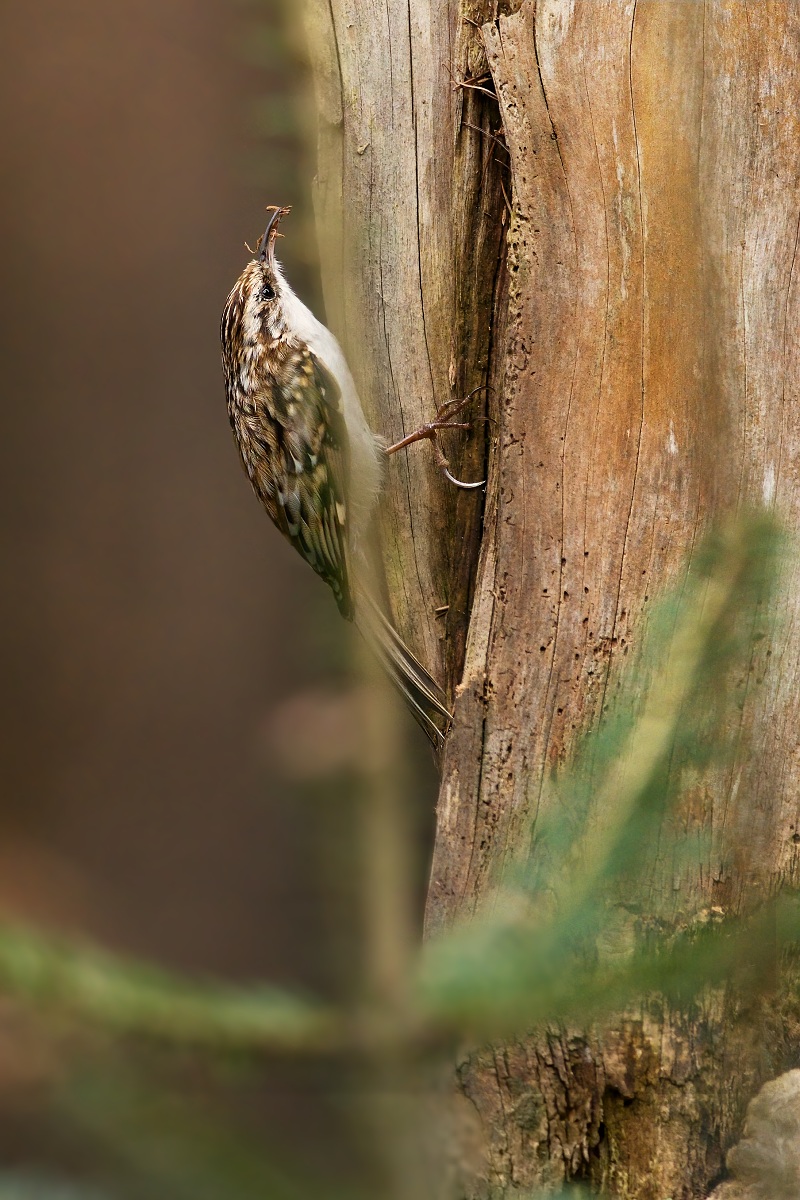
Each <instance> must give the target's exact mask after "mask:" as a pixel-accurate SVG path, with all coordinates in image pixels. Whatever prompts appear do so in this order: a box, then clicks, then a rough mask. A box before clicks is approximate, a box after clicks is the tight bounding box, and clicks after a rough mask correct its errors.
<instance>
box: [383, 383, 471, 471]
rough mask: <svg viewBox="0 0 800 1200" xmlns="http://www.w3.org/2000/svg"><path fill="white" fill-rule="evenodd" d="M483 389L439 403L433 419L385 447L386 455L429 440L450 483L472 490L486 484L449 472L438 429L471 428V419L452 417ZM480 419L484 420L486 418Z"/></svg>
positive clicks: (440, 467)
mask: <svg viewBox="0 0 800 1200" xmlns="http://www.w3.org/2000/svg"><path fill="white" fill-rule="evenodd" d="M484 390H485V388H484V387H477V388H473V390H472V391H471V392H470V393H469V395H468V396H464V397H463V398H461V399H458V400H447V401H445V403H444V404H442V405H440V406H439V408H438V409H437V410H436V417H435V418H434V420H433V421H429V422H428V423H427V424H426V425H421V426H420V428H419V429H417V430H415V431H414V433H410V434H408V436H407V437H404V438H401V439H400V441H399V442H395V443H394V445H392V446H388V447H387V449H386V453H387V455H389V454H396V453H397V451H398V450H403V449H405V448H406V446H411V445H413V443H414V442H421V441H423V440H425V441H429V442H430V443H431V444H432V446H433V453H434V458H435V459H436V465H437V467H438V468H439V470H440V471H441V472H442V474H443V475H444V476H445V478H446V479H448V480H449V481H450V483H452V484H454V485H455V486H456V487H458V488H463V489H464V490H465V491H472V490H473V489H475V488H480V487H484V486H485V485H486V480H485V479H480V480H478V482H477V483H466V482H464V480H462V479H456V477H455V475H452V474H451V473H450V463H449V462H448V461H447V459H446V458H445V455H444V451H443V450H442V448H441V446H440V445H439V432H440V430H442V429H471V428H472V422H471V421H456V420H454V418H455V417H457V416H458V414H459V413H460V412H461V410H462V409H463V408H464V407H466V405H467V404H469V402H470V400H471V399H472V397H473V396H474V395H476V393H477V392H482V391H484ZM482 419H483V420H486V419H487V418H482Z"/></svg>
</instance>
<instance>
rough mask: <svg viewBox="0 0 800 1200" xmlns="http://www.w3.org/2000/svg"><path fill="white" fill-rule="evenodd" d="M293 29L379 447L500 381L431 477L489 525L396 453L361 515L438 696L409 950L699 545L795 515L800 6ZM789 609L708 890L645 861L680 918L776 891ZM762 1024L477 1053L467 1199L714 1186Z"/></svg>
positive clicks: (343, 22) (686, 1027)
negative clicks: (369, 514)
mask: <svg viewBox="0 0 800 1200" xmlns="http://www.w3.org/2000/svg"><path fill="white" fill-rule="evenodd" d="M311 25H312V29H313V33H314V37H313V39H312V43H313V45H314V47H315V77H316V81H317V85H318V98H319V105H320V114H321V138H320V170H319V187H318V201H319V215H320V218H321V230H322V244H323V250H324V252H325V253H324V267H325V276H326V279H325V282H326V287H327V290H328V307H329V317H330V319H331V321H332V323H333V324H334V326H335V327H336V328H337V331H338V332H339V333H340V334H341V336H342V338H343V340H344V342H345V344H346V347H347V350H348V353H349V355H350V357H351V359H352V361H353V365H354V367H355V372H356V375H357V378H358V381H359V383H360V387H361V392H362V396H363V397H364V399H365V401H366V403H367V404H368V406H369V408H370V411H371V416H372V419H373V421H374V425H375V428H376V429H379V430H381V431H382V432H384V433H385V434H386V436H387V437H389V438H392V439H394V438H398V437H400V436H402V434H403V433H404V432H407V431H409V430H410V429H411V428H413V427H415V426H416V425H417V424H418V423H419V422H420V421H422V420H426V419H430V417H431V415H432V413H433V412H434V410H435V408H436V405H437V404H439V403H441V402H442V401H444V400H446V399H449V398H451V397H453V396H457V395H463V394H465V393H466V392H467V391H469V390H471V389H472V388H474V387H476V386H478V385H480V384H486V383H488V384H490V385H491V389H492V390H491V391H490V392H489V393H488V405H487V408H488V413H489V416H490V417H491V418H492V422H493V423H491V424H487V425H485V426H484V425H479V426H478V427H477V435H476V436H474V437H473V438H472V440H471V441H470V443H469V444H468V449H467V451H466V460H465V461H458V460H456V465H457V467H458V469H459V470H462V471H467V472H468V471H469V470H474V471H480V470H481V466H482V458H483V456H484V454H488V469H489V487H488V489H487V494H486V501H485V507H484V508H483V509H482V506H481V501H480V500H479V499H476V497H475V496H474V495H470V494H466V495H461V494H456V493H454V492H452V491H448V490H447V489H445V487H444V486H443V485H442V484H441V483H440V480H439V478H438V477H437V475H436V474H435V473H434V471H433V470H432V467H431V463H430V460H429V459H428V458H427V456H426V455H425V454H424V453H422V452H418V453H416V454H415V455H413V456H409V457H408V459H407V461H406V462H403V463H399V464H396V468H397V469H394V467H393V469H392V471H391V472H390V481H389V487H388V492H387V503H386V506H385V514H386V515H385V520H384V528H383V536H384V543H385V549H386V556H387V567H388V575H389V585H390V590H391V596H392V602H393V604H394V607H395V614H396V617H397V620H398V623H399V625H400V627H401V628H402V629H403V632H404V633H405V634H406V635H407V636H408V638H409V640H410V641H411V642H412V644H413V645H415V646H416V648H417V650H418V651H419V653H420V654H421V655H422V657H423V658H425V659H426V661H428V662H429V663H430V664H431V665H432V666H433V667H434V668H435V669H438V670H439V671H441V672H442V673H443V674H445V675H446V676H447V677H448V678H449V680H450V682H451V684H452V685H454V697H455V726H454V729H453V732H452V734H451V736H450V739H449V741H448V744H447V749H446V753H445V759H444V764H443V779H442V789H441V795H440V800H439V808H438V836H437V845H436V852H435V859H434V865H433V874H432V881H431V890H430V901H429V910H428V921H429V927H430V928H431V929H432V930H435V929H437V928H439V927H441V926H442V925H444V924H447V923H449V922H451V921H453V920H454V919H455V918H457V917H463V916H465V915H468V914H469V913H471V912H472V911H474V909H475V906H476V905H477V904H478V903H479V901H480V899H481V896H482V895H483V894H484V892H485V890H486V887H487V885H488V884H489V882H490V881H491V880H493V879H497V877H498V876H499V875H500V873H501V872H502V868H503V864H504V862H505V860H506V859H507V858H508V857H509V856H511V854H512V853H513V852H514V851H515V848H516V847H517V846H518V845H519V844H520V841H521V839H523V838H526V839H527V837H528V836H529V830H530V827H531V824H532V822H535V820H536V818H537V816H538V815H539V806H540V804H541V803H542V802H543V787H542V785H543V781H544V780H545V778H546V775H547V773H548V771H549V770H550V769H551V768H552V767H553V766H555V765H556V764H558V763H561V762H563V761H565V760H566V759H567V758H568V757H569V755H570V753H571V751H572V749H573V747H574V745H575V742H576V739H577V737H578V736H579V735H580V734H581V733H582V732H583V731H585V730H586V729H588V728H590V727H592V726H594V725H596V724H597V722H598V721H600V720H601V718H602V714H603V711H604V708H605V706H606V704H607V702H608V698H609V696H610V695H611V694H612V692H613V689H614V687H615V680H616V679H617V677H618V672H619V668H620V666H621V664H622V662H623V661H624V657H625V655H626V653H627V651H628V649H629V647H632V646H636V645H637V644H639V643H640V641H641V638H642V635H643V633H644V631H645V630H646V628H647V625H648V619H649V618H648V614H649V611H650V608H651V601H652V598H653V596H654V595H655V594H656V593H657V592H658V591H660V590H661V589H662V588H663V587H664V586H665V585H667V584H672V583H675V582H676V581H677V580H678V579H679V577H680V573H681V572H683V571H685V570H686V567H687V563H688V562H689V561H690V560H691V557H692V554H693V552H694V550H695V547H696V545H697V541H698V538H699V536H700V535H701V534H702V532H703V530H704V529H705V528H706V527H707V526H708V525H709V523H710V522H712V521H713V520H715V519H717V518H720V517H722V516H724V515H725V514H729V513H731V512H733V511H736V510H737V509H738V508H739V507H741V506H742V505H744V504H763V505H767V506H774V507H775V508H776V509H777V510H778V512H779V513H780V515H781V516H782V517H783V518H784V520H785V521H786V523H787V524H788V525H789V527H790V528H791V529H797V528H798V525H800V473H799V471H798V466H797V463H798V461H800V458H799V457H798V454H799V452H800V408H798V388H799V387H800V353H799V351H800V333H798V330H800V292H799V290H798V280H797V274H796V272H795V258H796V249H797V243H798V230H799V229H800V226H799V224H798V217H799V215H800V117H798V114H799V113H800V8H798V6H797V5H796V4H794V3H791V2H789V0H775V2H772V0H760V3H758V4H747V3H746V0H731V2H730V3H723V2H722V0H720V2H719V3H700V2H699V0H698V2H697V3H685V2H684V0H638V2H637V0H595V2H594V3H592V4H576V3H574V0H538V2H534V0H524V2H523V3H521V4H520V3H518V2H511V3H506V4H504V3H498V2H497V0H495V2H494V3H491V2H490V0H443V2H441V3H440V2H438V0H437V2H435V0H380V2H379V0H358V2H356V0H330V4H329V3H328V0H313V3H312V7H311ZM409 533H411V534H412V535H413V537H412V536H409ZM798 597H800V591H799V590H798V588H797V584H796V568H795V567H792V568H791V569H790V571H789V572H788V573H787V575H786V577H785V578H784V590H783V593H782V599H781V606H780V607H781V612H780V613H779V614H776V616H777V617H779V619H778V620H776V622H775V632H774V636H773V638H772V639H771V641H770V639H767V640H766V641H765V642H761V643H760V644H759V646H758V647H757V648H754V651H753V655H752V659H751V663H750V671H749V675H748V679H747V686H746V689H745V692H746V696H745V700H744V703H743V707H742V710H741V714H740V728H739V736H738V746H739V750H738V753H737V757H736V760H735V761H734V762H732V763H730V764H728V765H727V766H726V768H725V770H724V771H722V770H720V771H719V772H718V773H717V774H716V775H715V776H714V778H713V780H712V786H711V787H710V788H708V789H707V790H706V792H705V793H704V794H703V796H702V797H698V796H694V797H692V798H691V803H692V804H693V805H694V809H693V812H692V814H691V819H692V820H694V821H695V822H696V823H697V825H698V827H700V828H702V829H704V830H705V831H707V832H710V833H711V835H712V838H711V846H712V849H711V851H710V853H709V855H708V857H707V860H706V861H705V862H704V863H703V864H702V870H701V871H700V872H699V873H696V874H688V875H687V874H686V873H684V874H681V875H680V876H678V875H677V874H676V873H675V869H674V867H673V864H672V863H670V862H665V861H661V860H660V859H659V858H658V857H656V856H654V858H653V861H652V863H651V864H650V872H651V879H652V886H653V889H654V893H655V894H659V893H660V894H661V895H662V897H668V898H669V901H670V903H671V904H672V906H673V909H674V911H675V913H678V912H681V913H684V914H685V913H687V912H692V911H697V910H700V909H702V908H703V907H705V906H708V905H710V904H713V905H717V906H720V907H722V908H724V909H725V910H727V911H737V910H739V909H740V908H741V906H742V905H744V904H745V903H747V902H748V897H751V896H753V895H757V894H763V893H766V892H769V891H770V890H771V889H772V888H773V887H774V886H775V884H776V882H779V881H785V880H795V878H796V875H797V867H798V850H797V845H796V844H795V839H794V837H793V830H794V829H796V828H798V827H800V814H799V813H798V811H797V808H798V803H797V794H798V783H799V782H800V780H799V779H798V775H800V756H799V755H798V749H797V747H798V733H797V730H798V718H799V717H800V712H799V711H798V709H799V708H800V691H798V684H797V674H798V670H799V669H800V633H798V630H800V624H798V620H797V617H798V616H800V612H798V609H799V608H800V599H798ZM446 605H449V608H448V609H447V612H446V614H445V615H444V617H442V616H441V615H440V616H437V610H441V609H443V608H444V606H446ZM465 634H466V642H464V635H465ZM456 685H457V686H456ZM757 1034H758V1030H757V1029H756V1028H755V1027H754V1026H753V1025H752V1024H750V1025H749V1026H746V1025H745V1024H743V1023H742V1022H741V1021H739V1022H737V1013H736V1004H735V998H733V997H728V998H727V999H721V1000H720V1002H719V1004H718V1005H717V1007H716V1008H714V1009H713V1010H706V1011H704V1012H703V1013H702V1014H700V1013H698V1012H674V1011H667V1010H666V1008H665V1007H664V1006H659V1005H658V1004H657V1003H653V1004H651V1005H648V1006H647V1007H646V1008H642V1009H641V1010H640V1011H638V1012H636V1013H628V1014H626V1015H625V1017H624V1019H623V1018H620V1021H619V1024H618V1029H617V1031H616V1033H615V1034H614V1035H613V1036H610V1037H606V1038H605V1039H604V1040H603V1041H602V1042H600V1041H598V1040H596V1039H593V1038H592V1037H591V1036H590V1035H588V1034H567V1033H565V1032H563V1031H561V1032H554V1033H553V1034H552V1035H551V1036H550V1037H549V1038H548V1039H546V1040H544V1041H541V1040H540V1041H536V1042H531V1043H530V1044H526V1045H518V1046H512V1047H506V1048H505V1049H504V1050H503V1051H502V1052H500V1051H498V1052H491V1053H488V1052H487V1053H484V1054H481V1055H477V1056H476V1057H475V1058H474V1059H473V1060H471V1061H470V1062H469V1063H467V1064H464V1065H463V1068H462V1070H461V1085H462V1087H463V1089H464V1091H465V1093H466V1094H467V1096H468V1097H469V1098H470V1100H471V1101H472V1103H473V1104H474V1105H475V1107H476V1108H477V1110H478V1112H479V1115H480V1118H481V1121H482V1124H483V1128H484V1133H485V1142H486V1158H485V1164H484V1168H483V1170H482V1172H481V1179H480V1180H476V1182H475V1185H474V1188H473V1191H472V1193H471V1194H473V1195H475V1196H478V1195H481V1196H484V1195H489V1194H491V1195H506V1194H509V1195H510V1194H514V1193H515V1191H517V1190H519V1191H525V1190H526V1189H527V1188H530V1187H531V1186H534V1185H536V1184H538V1183H542V1182H544V1183H548V1182H554V1181H559V1180H561V1179H564V1178H566V1179H570V1178H586V1179H591V1180H592V1181H594V1182H595V1183H596V1184H598V1185H601V1186H603V1187H605V1188H607V1189H608V1190H609V1191H610V1192H611V1194H614V1195H618V1196H623V1197H637V1198H638V1200H647V1198H650V1197H652V1198H654V1200H655V1198H659V1200H661V1198H663V1197H665V1196H673V1197H676V1198H677V1197H690V1196H699V1195H705V1193H706V1190H707V1188H708V1185H709V1183H710V1181H711V1180H713V1178H714V1177H715V1176H716V1174H717V1173H718V1172H719V1170H720V1168H721V1165H722V1155H723V1153H724V1150H725V1148H726V1147H727V1146H728V1145H730V1144H731V1143H732V1142H733V1141H735V1140H736V1137H737V1134H738V1132H739V1125H740V1121H741V1117H742V1114H743V1110H744V1105H745V1104H746V1102H747V1100H748V1099H749V1098H750V1096H751V1095H752V1094H753V1093H754V1092H755V1091H756V1090H757V1086H758V1082H760V1078H761V1077H763V1076H765V1075H769V1074H777V1073H778V1072H779V1071H780V1070H781V1069H783V1063H782V1062H781V1061H779V1059H780V1055H775V1057H774V1060H772V1061H770V1060H769V1059H768V1058H767V1057H765V1054H764V1047H763V1044H760V1043H759V1040H758V1036H757ZM773 1049H774V1047H773Z"/></svg>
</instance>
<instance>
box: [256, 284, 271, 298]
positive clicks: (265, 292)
mask: <svg viewBox="0 0 800 1200" xmlns="http://www.w3.org/2000/svg"><path fill="white" fill-rule="evenodd" d="M258 298H259V300H274V299H275V289H274V288H273V287H271V286H270V284H268V283H265V284H264V286H263V287H262V289H261V291H260V292H259V294H258Z"/></svg>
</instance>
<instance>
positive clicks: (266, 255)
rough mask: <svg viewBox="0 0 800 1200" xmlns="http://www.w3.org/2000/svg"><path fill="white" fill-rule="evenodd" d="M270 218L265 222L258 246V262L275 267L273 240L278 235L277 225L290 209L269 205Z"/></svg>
mask: <svg viewBox="0 0 800 1200" xmlns="http://www.w3.org/2000/svg"><path fill="white" fill-rule="evenodd" d="M269 208H270V209H272V216H271V217H270V219H269V221H268V222H267V228H266V229H265V230H264V236H263V237H262V239H261V241H260V242H259V244H258V256H257V257H258V260H259V262H265V263H268V264H269V266H270V267H274V266H275V239H276V238H277V237H278V236H279V235H278V225H279V224H280V221H281V218H282V217H285V216H286V215H287V213H290V212H291V211H292V210H291V208H279V207H278V205H277V204H270V206H269Z"/></svg>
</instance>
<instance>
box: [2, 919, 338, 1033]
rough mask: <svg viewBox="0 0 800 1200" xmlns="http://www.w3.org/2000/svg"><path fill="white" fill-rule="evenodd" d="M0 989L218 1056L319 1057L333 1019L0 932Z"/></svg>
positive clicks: (271, 998) (270, 991)
mask: <svg viewBox="0 0 800 1200" xmlns="http://www.w3.org/2000/svg"><path fill="white" fill-rule="evenodd" d="M0 988H2V990H3V991H4V992H5V993H6V994H8V995H11V996H14V997H16V998H17V999H19V1000H22V1001H25V1002H27V1003H29V1004H32V1005H34V1006H37V1007H40V1008H43V1009H51V1010H56V1011H58V1012H64V1013H66V1014H68V1015H71V1016H73V1017H75V1018H77V1019H79V1020H81V1021H86V1022H91V1023H93V1024H95V1025H97V1026H98V1027H100V1028H101V1029H105V1030H111V1031H113V1032H115V1033H118V1034H129V1033H130V1034H142V1035H145V1036H149V1037H157V1038H161V1039H165V1040H168V1041H170V1042H173V1043H175V1044H176V1045H178V1044H187V1045H193V1046H208V1047H215V1048H219V1049H236V1048H240V1047H244V1048H247V1049H259V1050H263V1051H282V1052H287V1051H292V1052H298V1051H319V1050H322V1049H325V1048H326V1047H328V1045H329V1044H330V1043H331V1041H332V1040H333V1037H334V1029H335V1025H336V1022H335V1019H334V1017H333V1016H332V1014H331V1013H330V1012H328V1011H327V1010H325V1009H323V1008H322V1007H321V1006H319V1005H315V1004H312V1003H309V1002H307V1001H305V1000H303V999H300V998H298V997H295V996H291V995H289V994H288V993H285V992H282V991H280V990H278V989H276V988H265V987H262V988H258V989H238V988H231V987H222V986H217V985H214V984H198V983H192V984H189V983H187V982H185V981H183V980H180V979H178V978H176V977H175V976H173V975H171V974H168V973H167V972H165V971H160V970H157V969H156V968H153V967H150V966H144V965H141V964H134V963H130V962H125V961H123V960H122V959H120V958H117V957H115V956H113V955H111V954H107V953H104V952H102V951H99V950H96V949H94V948H89V947H87V946H82V945H78V944H75V943H68V942H66V941H65V940H63V939H56V938H51V937H45V936H43V935H41V934H38V933H34V932H33V931H32V930H30V929H22V928H19V927H14V926H9V925H6V926H0Z"/></svg>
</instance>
